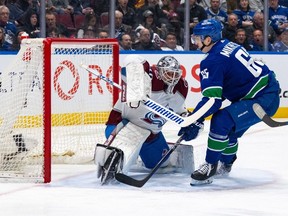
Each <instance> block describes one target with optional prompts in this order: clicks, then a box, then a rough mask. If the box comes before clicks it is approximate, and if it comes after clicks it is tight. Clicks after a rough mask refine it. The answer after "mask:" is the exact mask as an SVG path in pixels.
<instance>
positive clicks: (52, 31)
mask: <svg viewBox="0 0 288 216" xmlns="http://www.w3.org/2000/svg"><path fill="white" fill-rule="evenodd" d="M46 35H47V37H48V38H59V37H60V34H59V32H58V29H57V28H56V27H51V28H48V29H47V31H46Z"/></svg>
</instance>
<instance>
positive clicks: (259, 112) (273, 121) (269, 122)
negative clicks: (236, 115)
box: [253, 103, 288, 127]
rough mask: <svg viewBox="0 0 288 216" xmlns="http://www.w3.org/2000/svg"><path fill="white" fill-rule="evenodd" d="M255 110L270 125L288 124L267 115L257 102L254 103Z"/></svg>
mask: <svg viewBox="0 0 288 216" xmlns="http://www.w3.org/2000/svg"><path fill="white" fill-rule="evenodd" d="M253 110H254V112H255V114H256V115H257V116H258V117H259V118H260V119H261V120H262V121H263V122H264V123H265V124H267V125H268V126H270V127H281V126H285V125H288V122H287V121H286V122H278V121H275V120H273V119H272V118H271V117H270V116H268V115H267V113H266V112H265V111H264V110H263V108H262V107H261V106H260V105H259V104H257V103H255V104H253Z"/></svg>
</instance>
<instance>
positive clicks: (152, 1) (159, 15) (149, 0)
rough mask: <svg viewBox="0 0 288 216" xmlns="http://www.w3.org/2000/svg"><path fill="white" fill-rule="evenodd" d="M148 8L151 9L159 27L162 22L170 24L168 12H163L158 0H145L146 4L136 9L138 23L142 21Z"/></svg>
mask: <svg viewBox="0 0 288 216" xmlns="http://www.w3.org/2000/svg"><path fill="white" fill-rule="evenodd" d="M146 10H150V11H151V12H152V13H153V15H154V21H155V23H156V25H157V26H158V27H160V26H161V24H165V25H166V26H168V25H169V21H168V16H167V14H165V13H164V12H163V10H162V9H161V7H160V5H159V3H158V1H156V0H145V4H144V5H143V6H142V7H140V8H139V9H138V10H137V11H136V13H137V23H138V24H139V23H141V22H142V19H143V18H142V14H143V13H144V11H146Z"/></svg>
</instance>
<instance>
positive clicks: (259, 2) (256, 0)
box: [249, 0, 264, 12]
mask: <svg viewBox="0 0 288 216" xmlns="http://www.w3.org/2000/svg"><path fill="white" fill-rule="evenodd" d="M249 6H250V8H251V10H253V11H258V12H263V10H264V2H263V0H249Z"/></svg>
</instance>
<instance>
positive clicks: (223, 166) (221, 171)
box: [215, 155, 237, 177]
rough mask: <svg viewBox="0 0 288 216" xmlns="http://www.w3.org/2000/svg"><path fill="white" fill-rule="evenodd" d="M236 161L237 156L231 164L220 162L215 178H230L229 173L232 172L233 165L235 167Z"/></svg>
mask: <svg viewBox="0 0 288 216" xmlns="http://www.w3.org/2000/svg"><path fill="white" fill-rule="evenodd" d="M236 159H237V156H236V155H235V156H234V157H233V159H232V161H231V162H230V163H224V162H222V161H220V162H219V163H218V168H217V171H216V174H215V176H217V177H218V176H219V177H221V176H222V177H225V176H228V175H229V173H230V172H231V170H232V165H233V163H234V162H235V160H236Z"/></svg>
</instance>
